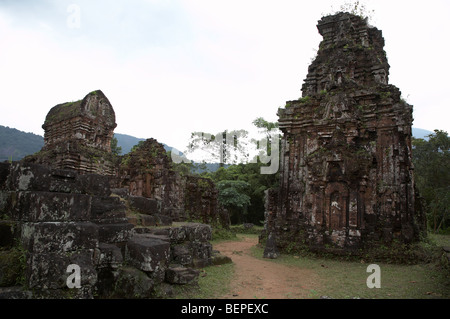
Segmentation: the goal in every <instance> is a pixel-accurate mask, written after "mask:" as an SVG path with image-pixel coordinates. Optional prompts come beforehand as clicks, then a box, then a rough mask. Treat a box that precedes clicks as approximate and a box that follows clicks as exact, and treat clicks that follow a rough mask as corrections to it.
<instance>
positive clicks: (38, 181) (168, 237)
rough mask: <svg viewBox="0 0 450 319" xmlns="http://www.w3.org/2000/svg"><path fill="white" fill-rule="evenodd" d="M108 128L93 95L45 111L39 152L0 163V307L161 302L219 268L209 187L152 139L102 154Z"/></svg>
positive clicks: (107, 111) (107, 114)
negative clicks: (55, 301) (72, 301)
mask: <svg viewBox="0 0 450 319" xmlns="http://www.w3.org/2000/svg"><path fill="white" fill-rule="evenodd" d="M115 127H116V123H115V115H114V110H113V108H112V106H111V104H110V103H109V101H108V99H107V98H106V96H105V95H104V94H103V93H102V92H101V91H93V92H91V93H89V94H88V95H86V97H85V98H84V99H83V100H80V101H77V102H69V103H63V104H59V105H57V106H55V107H53V108H52V109H51V110H50V112H49V113H48V115H47V117H46V120H45V123H44V125H43V128H44V129H45V146H44V147H43V149H42V150H41V151H40V152H38V153H37V154H34V155H32V156H29V157H27V158H25V159H24V160H22V161H20V162H12V163H9V162H4V163H0V298H94V297H98V298H158V297H166V296H168V295H170V294H171V291H172V290H173V289H172V288H171V287H172V286H173V285H185V284H193V283H194V284H195V283H196V282H197V280H198V276H199V271H198V270H197V268H199V267H205V266H208V265H211V264H212V263H216V262H229V260H227V258H225V257H224V256H221V255H218V253H217V252H213V250H212V245H211V244H210V243H209V241H210V240H211V238H212V228H211V225H210V224H212V225H215V224H217V223H220V219H219V215H218V213H219V210H218V202H217V190H216V188H215V185H214V183H212V182H211V181H209V180H206V179H202V178H197V177H189V176H180V175H179V174H178V173H177V172H176V171H174V170H173V169H172V167H171V163H170V160H169V157H168V155H167V154H166V151H165V150H164V147H163V145H162V144H160V143H158V142H157V141H156V140H154V139H148V140H146V141H145V142H144V143H142V145H140V146H139V147H137V148H136V150H135V151H133V152H132V153H130V154H127V155H125V156H122V157H119V156H116V155H114V154H112V152H111V139H112V137H113V131H114V128H115ZM199 221H204V223H201V222H199ZM218 260H219V261H218ZM73 266H75V267H79V268H78V269H79V270H80V273H79V274H78V275H80V276H79V278H80V282H79V283H78V285H79V286H78V287H75V288H76V289H74V287H73V286H71V284H74V282H73V281H74V280H75V279H73V278H72V277H70V276H71V274H72V271H73V268H71V267H73ZM71 278H72V279H71ZM75 283H76V281H75Z"/></svg>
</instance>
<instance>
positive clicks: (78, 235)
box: [22, 222, 99, 254]
mask: <svg viewBox="0 0 450 319" xmlns="http://www.w3.org/2000/svg"><path fill="white" fill-rule="evenodd" d="M98 238H99V227H98V226H97V225H95V224H94V223H91V222H42V223H24V224H23V225H22V241H23V244H24V246H25V247H26V248H27V249H28V250H29V251H30V252H32V253H35V254H39V253H50V252H60V253H64V252H73V251H77V250H84V249H95V248H97V246H98Z"/></svg>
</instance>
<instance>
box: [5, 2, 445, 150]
mask: <svg viewBox="0 0 450 319" xmlns="http://www.w3.org/2000/svg"><path fill="white" fill-rule="evenodd" d="M344 2H346V1H327V0H315V1H299V0H295V1H294V0H277V1H275V0H271V1H266V0H179V1H170V0H147V1H144V0H134V1H130V0H128V1H125V0H116V1H111V0H80V1H77V0H67V1H66V0H53V1H51V0H47V1H44V0H42V1H36V0H21V1H15V0H0V114H1V115H0V125H5V126H9V127H14V128H17V129H19V130H22V131H26V132H33V133H35V134H39V135H43V134H44V132H43V130H42V128H41V125H42V124H43V122H44V119H45V116H46V115H47V113H48V111H49V110H50V108H51V107H53V106H54V105H56V104H59V103H63V102H68V101H75V100H79V99H81V98H83V97H84V96H85V95H86V94H87V93H89V92H90V91H93V90H97V89H101V90H102V91H103V92H104V93H105V95H106V96H107V97H108V98H109V100H110V102H111V104H112V105H113V107H114V110H115V112H116V122H117V124H118V126H117V128H116V130H115V132H116V133H123V134H129V135H133V136H136V137H140V138H150V137H153V138H156V139H157V140H158V141H160V142H163V143H166V144H168V145H170V146H173V147H176V148H178V149H179V150H184V149H185V146H186V145H187V141H188V140H189V137H190V133H191V132H194V131H205V132H209V133H213V134H214V133H217V132H219V131H222V130H225V129H228V130H234V129H247V130H251V129H252V121H253V120H254V119H255V118H257V117H260V116H262V117H264V118H265V119H266V120H269V121H276V120H277V116H276V112H277V109H278V107H280V106H284V105H285V102H286V101H288V100H293V99H297V98H299V97H300V96H301V92H300V89H301V85H302V83H303V80H304V79H305V77H306V74H307V69H308V65H309V64H310V63H311V58H312V57H313V56H314V53H315V50H316V49H318V46H319V43H320V41H321V39H322V38H321V36H320V35H319V33H318V31H317V28H316V24H317V21H318V20H320V18H321V17H322V15H323V14H328V13H331V12H332V6H333V8H334V9H338V8H339V7H340V5H341V4H342V3H344ZM364 3H365V4H366V6H367V8H368V9H370V10H374V14H373V19H372V21H371V24H372V25H374V26H376V27H377V28H378V29H381V30H382V31H383V36H384V38H385V41H386V46H385V50H386V52H387V56H388V60H389V64H390V65H391V69H390V83H391V84H393V85H395V86H397V87H399V88H400V90H401V91H402V93H403V96H404V97H405V98H406V100H407V101H408V102H409V103H410V104H412V105H413V106H414V118H415V121H414V125H413V126H414V127H417V128H423V129H428V130H434V129H442V130H446V131H447V132H450V125H449V119H450V116H449V115H450V94H449V89H448V84H449V80H448V76H450V67H449V63H448V61H449V52H450V44H449V40H448V39H450V24H449V18H450V1H448V0H429V1H402V0H396V1H392V0H376V1H369V0H368V1H365V2H364ZM71 4H75V5H76V6H77V8H79V9H80V12H79V18H80V20H79V25H78V26H79V28H77V27H76V26H77V24H76V21H77V20H74V19H73V17H75V16H74V14H76V13H75V11H72V10H70V9H71V8H72V7H71V6H70V5H71ZM74 23H75V24H74ZM73 26H75V28H74V27H73Z"/></svg>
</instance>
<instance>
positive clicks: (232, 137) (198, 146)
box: [185, 130, 249, 167]
mask: <svg viewBox="0 0 450 319" xmlns="http://www.w3.org/2000/svg"><path fill="white" fill-rule="evenodd" d="M248 143H249V141H248V132H247V131H245V130H235V131H227V130H225V131H223V132H219V133H217V134H216V135H212V134H209V133H205V132H194V133H192V134H191V139H190V141H189V146H188V149H187V151H186V152H185V153H186V155H195V153H196V152H197V153H202V156H203V161H205V162H210V163H214V162H215V163H217V162H218V163H220V166H221V167H223V166H225V164H236V163H239V162H243V161H246V160H248V157H249V154H248V148H247V146H248Z"/></svg>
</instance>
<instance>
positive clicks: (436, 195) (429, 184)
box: [412, 130, 450, 233]
mask: <svg viewBox="0 0 450 319" xmlns="http://www.w3.org/2000/svg"><path fill="white" fill-rule="evenodd" d="M434 132H435V133H434V134H430V135H429V136H428V141H427V140H424V139H414V138H413V140H412V145H413V152H412V154H413V163H414V172H415V180H416V185H417V188H418V189H419V192H420V195H421V196H422V197H423V198H424V199H425V202H426V206H427V220H428V225H429V227H430V228H432V230H433V231H434V232H435V233H437V232H439V230H441V229H446V228H447V227H450V214H449V210H450V138H449V136H448V133H447V132H445V131H440V130H435V131H434Z"/></svg>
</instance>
